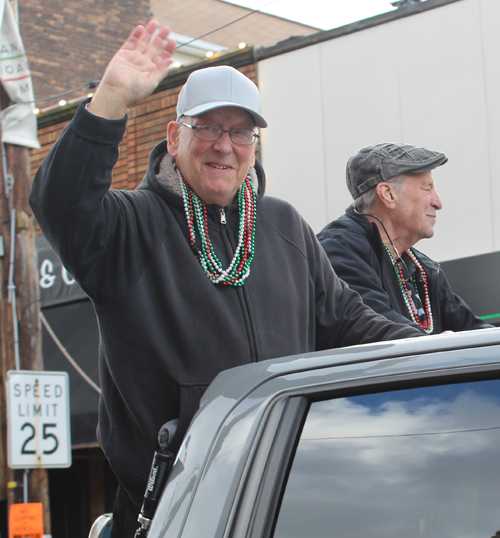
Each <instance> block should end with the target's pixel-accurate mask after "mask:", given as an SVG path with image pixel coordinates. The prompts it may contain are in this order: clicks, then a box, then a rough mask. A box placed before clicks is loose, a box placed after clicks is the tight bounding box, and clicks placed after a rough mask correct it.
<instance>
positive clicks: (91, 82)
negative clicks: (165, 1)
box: [7, 0, 276, 114]
mask: <svg viewBox="0 0 500 538" xmlns="http://www.w3.org/2000/svg"><path fill="white" fill-rule="evenodd" d="M274 2H276V0H271V2H268V3H267V4H264V5H263V6H262V7H260V8H259V9H252V10H251V11H250V12H249V13H246V14H245V15H243V16H242V17H239V18H238V19H235V20H233V21H231V22H228V23H227V24H224V25H223V26H219V27H218V28H215V29H214V30H210V32H207V33H206V34H203V35H200V36H198V37H195V38H193V39H191V40H190V41H186V43H182V45H178V46H177V47H176V48H175V50H177V49H180V48H182V47H185V46H186V45H189V44H190V43H193V41H197V40H198V39H202V38H203V37H205V36H207V35H210V34H213V33H215V32H218V31H219V30H222V29H223V28H226V27H227V26H230V25H232V24H234V23H236V22H238V21H241V20H242V19H244V18H246V17H249V16H250V15H253V14H254V13H259V12H260V11H262V10H263V9H264V8H266V7H267V6H269V5H271V4H273V3H274ZM246 46H247V45H246V43H240V44H239V45H238V47H239V48H240V49H243V48H245V47H246ZM213 55H214V53H213V52H212V51H209V52H207V54H206V56H207V58H211V57H212V56H213ZM181 65H182V64H181V63H180V62H174V63H173V64H172V67H181ZM99 82H101V81H100V80H89V81H88V82H86V83H85V84H83V85H82V86H80V87H78V88H75V89H74V90H69V91H67V92H64V93H59V94H56V95H51V96H50V97H42V98H40V99H34V100H33V101H23V102H22V103H20V102H16V101H13V102H12V103H11V104H10V105H9V106H13V105H17V104H27V103H40V102H42V101H51V100H52V99H57V98H58V97H63V96H65V95H70V94H72V93H76V92H78V91H80V90H83V89H84V88H88V89H94V88H96V87H97V86H98V84H99ZM87 97H93V93H89V94H87ZM66 104H67V102H66V101H65V100H64V99H61V100H60V101H59V106H64V105H66ZM7 108H9V107H7ZM35 111H36V112H35ZM39 113H40V110H39V109H38V108H35V109H33V114H39Z"/></svg>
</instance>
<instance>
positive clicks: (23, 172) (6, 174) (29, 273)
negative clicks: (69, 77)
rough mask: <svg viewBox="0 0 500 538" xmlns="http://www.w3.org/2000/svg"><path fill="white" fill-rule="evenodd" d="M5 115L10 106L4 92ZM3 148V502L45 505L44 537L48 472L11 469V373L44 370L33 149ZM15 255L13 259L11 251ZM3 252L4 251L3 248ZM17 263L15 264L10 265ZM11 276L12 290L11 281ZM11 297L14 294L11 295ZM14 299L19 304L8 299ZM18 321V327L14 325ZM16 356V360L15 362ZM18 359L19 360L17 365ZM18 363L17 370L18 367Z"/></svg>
mask: <svg viewBox="0 0 500 538" xmlns="http://www.w3.org/2000/svg"><path fill="white" fill-rule="evenodd" d="M0 98H1V105H2V110H4V109H5V108H6V107H7V106H8V103H9V98H8V96H7V94H6V92H5V91H4V90H3V88H0ZM2 146H3V151H2V155H1V156H0V158H1V159H2V166H0V171H1V175H0V178H1V179H0V294H1V295H0V377H1V379H0V381H1V383H0V438H1V444H0V500H5V499H6V500H7V501H8V506H10V505H11V504H12V503H18V502H26V501H28V502H41V503H42V504H43V507H44V527H45V528H44V534H47V535H50V534H51V525H50V503H49V495H48V478H47V471H46V470H45V469H32V470H30V471H29V473H26V472H24V471H22V470H13V469H10V468H9V467H8V465H7V418H6V386H5V382H6V379H7V372H8V371H9V370H14V369H16V367H20V369H22V370H42V369H43V360H42V345H41V324H40V317H39V312H40V299H39V289H38V272H37V258H36V246H35V219H34V216H33V213H32V211H31V208H30V207H29V204H28V196H29V192H30V188H31V173H30V160H29V149H28V148H25V147H22V146H16V145H12V144H4V145H2V144H1V143H0V148H2ZM13 243H14V247H15V250H14V251H13V252H14V256H13V258H11V252H12V249H11V247H12V246H13ZM2 247H3V248H2ZM12 262H13V263H12ZM12 274H13V284H14V286H15V289H14V290H12V289H9V288H12V285H11V283H10V280H11V279H10V275H12ZM12 291H13V294H12ZM12 296H14V298H15V304H13V302H12V301H11V300H9V299H11V298H12ZM16 319H17V325H16V323H15V320H16ZM16 355H17V357H16ZM16 359H17V360H16ZM16 363H17V365H16Z"/></svg>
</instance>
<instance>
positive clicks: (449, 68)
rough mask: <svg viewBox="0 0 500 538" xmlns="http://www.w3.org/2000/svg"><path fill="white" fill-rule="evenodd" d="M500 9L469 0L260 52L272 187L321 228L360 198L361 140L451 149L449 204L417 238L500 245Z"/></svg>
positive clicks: (463, 245) (441, 177) (438, 251)
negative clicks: (348, 167)
mask: <svg viewBox="0 0 500 538" xmlns="http://www.w3.org/2000/svg"><path fill="white" fill-rule="evenodd" d="M499 21H500V0H461V1H459V2H456V3H453V4H449V5H445V6H443V7H440V8H436V9H433V10H430V11H427V12H424V13H421V14H417V15H413V16H411V17H406V18H403V19H398V20H396V21H392V22H389V23H386V24H382V25H379V26H377V27H374V28H370V29H367V30H363V31H360V32H357V33H354V34H350V35H346V36H343V37H340V38H337V39H332V40H330V41H327V42H324V43H320V44H317V45H313V46H310V47H307V48H304V49H299V50H297V51H294V52H290V53H287V54H283V55H281V56H276V57H274V58H270V59H267V60H264V61H262V62H260V63H259V67H258V69H259V87H260V90H261V94H262V112H263V115H264V116H265V117H266V119H267V120H268V122H269V125H270V127H269V128H268V129H264V130H263V131H262V138H261V148H262V160H263V164H264V168H265V170H266V174H267V176H268V190H267V193H268V194H270V195H272V196H278V197H280V198H284V199H286V200H288V201H290V202H291V203H292V204H293V205H294V206H295V207H297V208H298V209H299V211H300V212H301V213H302V214H303V216H304V217H305V218H306V220H307V221H308V222H309V223H310V224H311V225H312V227H313V229H314V230H315V231H316V232H317V231H319V230H320V229H321V228H322V227H323V226H324V225H325V224H326V223H328V222H329V221H330V220H333V219H335V218H337V217H339V216H340V215H341V214H342V213H343V212H344V210H345V208H346V207H347V206H348V205H349V204H350V202H351V199H350V195H349V193H348V191H347V188H346V185H345V163H346V162H347V159H348V158H349V156H351V155H353V154H354V153H356V151H357V150H358V149H360V148H361V147H363V146H366V145H370V144H376V143H379V142H403V143H408V144H414V145H418V146H423V147H427V148H429V149H433V150H439V151H444V152H445V153H446V154H447V155H448V157H449V162H448V163H447V164H445V165H444V166H442V167H440V168H438V169H437V170H435V172H434V178H435V180H436V184H437V187H438V191H439V193H440V195H441V198H442V199H443V202H444V209H443V210H442V211H440V213H439V214H438V222H437V224H436V227H435V230H436V234H435V236H434V238H433V239H430V240H424V241H422V242H421V243H420V244H419V245H418V248H420V249H421V250H423V251H424V252H426V253H427V254H428V255H430V256H431V257H433V258H435V259H437V260H440V261H444V260H449V259H455V258H462V257H466V256H473V255H477V254H482V253H487V252H493V251H497V250H500V213H499V209H500V184H499V181H498V178H500V61H499V59H498V55H499V51H500V33H499V32H498V24H499ZM497 215H498V216H497Z"/></svg>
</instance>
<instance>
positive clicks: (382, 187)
mask: <svg viewBox="0 0 500 538" xmlns="http://www.w3.org/2000/svg"><path fill="white" fill-rule="evenodd" d="M375 188H376V191H377V196H378V199H379V200H380V203H381V204H383V205H384V207H386V208H387V209H394V207H395V206H396V204H397V193H396V191H395V190H394V188H393V187H392V185H390V184H389V183H386V182H385V181H382V183H379V184H378V185H377V186H376V187H375Z"/></svg>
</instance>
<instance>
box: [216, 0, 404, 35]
mask: <svg viewBox="0 0 500 538" xmlns="http://www.w3.org/2000/svg"><path fill="white" fill-rule="evenodd" d="M226 1H229V2H230V3H232V4H236V5H239V6H243V7H246V8H249V9H259V8H262V7H263V6H266V7H264V8H263V9H262V11H263V12H265V13H270V14H271V15H277V16H279V17H284V18H285V19H290V20H293V21H296V22H300V23H302V24H308V25H310V26H315V27H316V28H319V29H321V30H330V29H332V28H337V27H338V26H343V25H344V24H350V23H351V22H355V21H359V20H361V19H366V18H368V17H373V16H374V15H378V14H379V13H385V12H387V11H392V10H393V9H395V8H393V7H392V6H391V4H390V2H391V1H393V0H238V1H235V0H226Z"/></svg>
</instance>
